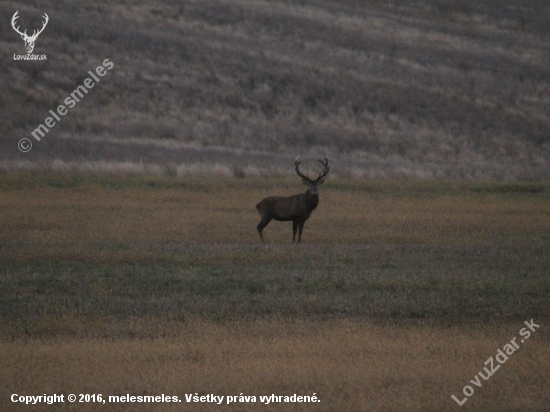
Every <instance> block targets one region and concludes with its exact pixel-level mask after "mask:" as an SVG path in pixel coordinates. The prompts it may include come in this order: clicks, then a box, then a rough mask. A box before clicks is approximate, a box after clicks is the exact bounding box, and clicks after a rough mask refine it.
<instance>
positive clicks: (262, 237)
mask: <svg viewBox="0 0 550 412" xmlns="http://www.w3.org/2000/svg"><path fill="white" fill-rule="evenodd" d="M269 222H271V219H262V221H261V222H260V223H259V224H258V226H257V229H258V233H259V234H260V239H261V241H262V242H263V241H264V235H263V234H262V230H264V227H266V226H267V225H268V224H269Z"/></svg>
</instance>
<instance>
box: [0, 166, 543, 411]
mask: <svg viewBox="0 0 550 412" xmlns="http://www.w3.org/2000/svg"><path fill="white" fill-rule="evenodd" d="M302 188H303V186H302V185H301V183H300V182H299V180H298V179H296V178H293V179H289V178H278V179H260V178H242V179H237V178H227V179H222V178H218V179H215V178H211V179H181V178H168V177H159V178H152V177H142V176H135V177H132V176H127V177H109V176H103V177H97V176H96V177H94V176H85V175H74V176H70V175H51V174H46V175H42V176H37V175H24V174H17V175H6V174H4V175H0V242H1V243H0V259H1V260H0V342H1V343H0V345H1V350H0V364H2V365H3V367H2V368H1V369H0V380H1V381H2V382H5V383H4V384H3V385H2V387H1V388H0V398H1V399H2V401H3V402H4V401H5V400H6V399H9V396H10V394H12V393H18V394H42V393H65V394H67V393H102V394H103V395H104V396H108V395H125V394H126V393H129V394H135V395H160V394H162V393H164V394H166V395H176V396H178V397H179V399H182V403H180V404H168V403H164V404H156V405H151V404H109V405H108V406H106V405H103V404H100V405H97V404H96V405H92V404H80V405H79V404H74V405H72V409H71V407H70V406H68V407H67V410H83V409H82V408H83V407H85V409H86V410H138V411H139V410H144V411H145V410H182V409H184V410H187V409H189V410H221V409H228V410H255V409H262V410H263V409H266V410H316V411H318V410H320V411H344V410H345V411H353V410H357V411H359V410H373V411H386V410H392V411H398V410H403V411H405V410H407V411H441V410H456V409H457V408H458V405H457V404H456V402H455V401H454V400H452V399H451V395H453V394H454V395H455V396H457V398H458V399H462V398H464V395H463V394H462V389H463V387H464V386H465V385H468V384H469V385H472V384H471V383H469V382H470V380H472V379H475V376H476V374H477V373H478V372H479V371H482V370H483V367H484V366H486V365H484V362H485V361H486V360H487V359H488V358H489V357H490V356H495V355H496V354H497V350H498V349H499V348H503V347H504V345H505V344H507V343H508V342H509V341H510V340H511V339H512V338H514V337H518V342H519V338H520V336H519V331H520V329H521V328H524V327H525V324H524V321H526V320H531V319H534V322H535V323H536V324H538V325H541V326H540V328H539V329H537V331H536V332H534V333H533V334H532V335H531V337H530V339H529V340H525V343H521V344H520V345H521V346H520V349H519V350H518V352H517V353H514V354H513V356H510V359H509V360H508V361H507V362H506V364H503V365H501V368H500V369H499V370H498V372H495V375H494V376H493V377H491V378H490V379H489V380H488V381H486V382H485V381H483V380H482V381H481V383H482V386H481V387H480V388H478V387H476V386H474V388H475V394H473V395H472V396H471V397H470V398H469V399H468V401H467V403H466V404H465V405H464V406H463V408H467V410H484V411H487V410H490V411H520V410H521V411H543V410H547V407H548V404H549V402H550V397H549V395H548V392H547V390H546V389H547V388H548V384H549V375H548V370H549V367H550V354H549V352H548V350H547V348H548V344H549V342H550V333H549V332H548V326H547V325H548V320H549V319H550V316H549V315H550V279H549V277H548V274H549V273H550V255H549V253H548V250H549V249H548V245H549V241H550V207H549V206H550V203H549V200H550V185H548V184H546V183H502V182H501V183H495V182H481V183H480V182H477V183H475V182H440V181H411V180H391V181H372V180H347V179H331V180H329V181H327V183H326V184H325V185H324V186H323V187H322V188H321V190H320V198H321V202H320V205H319V207H318V209H317V210H315V212H314V213H313V215H312V217H311V218H310V219H309V220H308V221H307V222H306V226H305V230H304V235H303V243H301V244H292V243H291V235H292V234H291V224H290V223H288V222H286V223H279V222H272V223H271V224H270V225H269V226H268V227H267V228H266V229H265V230H264V236H265V238H266V244H265V245H262V244H261V243H260V241H259V237H258V233H257V231H256V225H257V224H258V222H259V220H260V219H259V214H258V212H257V211H256V209H255V207H254V206H255V204H256V203H257V202H258V201H259V200H261V199H262V198H263V197H265V196H268V195H278V194H280V195H285V194H293V193H298V192H300V191H302ZM191 393H193V394H194V393H199V394H202V395H206V394H209V393H212V394H216V395H239V394H240V393H243V394H244V395H250V396H251V395H255V396H259V395H271V394H276V395H292V394H294V393H297V394H298V395H310V396H311V395H312V394H313V393H315V394H316V395H317V396H318V397H319V399H320V400H321V402H320V403H316V404H311V403H290V404H277V403H275V404H270V405H265V404H262V403H260V402H259V398H258V401H257V402H256V403H248V404H247V403H234V404H231V405H225V404H224V405H223V406H217V405H215V404H211V403H205V404H188V403H186V401H185V397H184V395H185V394H191ZM4 406H5V408H4ZM58 406H59V405H58ZM2 410H26V407H25V406H23V405H20V404H15V403H11V402H8V403H7V404H5V405H3V408H2ZM33 410H57V409H56V408H53V409H52V407H48V406H47V405H44V404H42V405H37V406H34V407H33Z"/></svg>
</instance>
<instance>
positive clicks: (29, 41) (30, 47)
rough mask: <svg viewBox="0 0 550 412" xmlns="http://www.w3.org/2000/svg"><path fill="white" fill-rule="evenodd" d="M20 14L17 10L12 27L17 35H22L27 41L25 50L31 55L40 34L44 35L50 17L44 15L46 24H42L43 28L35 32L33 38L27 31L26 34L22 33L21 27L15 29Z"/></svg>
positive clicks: (12, 20)
mask: <svg viewBox="0 0 550 412" xmlns="http://www.w3.org/2000/svg"><path fill="white" fill-rule="evenodd" d="M18 13H19V10H17V11H16V12H15V13H14V15H13V18H12V19H11V25H12V27H13V29H14V30H15V31H16V32H17V33H19V34H20V35H21V38H22V39H23V40H24V41H25V49H27V53H28V54H31V53H32V51H33V50H34V43H35V42H36V39H37V38H38V36H39V35H40V33H42V32H43V31H44V29H45V28H46V25H47V24H48V21H49V20H50V18H49V17H48V15H47V14H46V13H44V22H43V23H42V28H41V29H40V30H34V31H33V34H32V36H28V35H27V30H25V31H24V32H21V31H20V30H19V27H15V24H16V20H17V19H18V18H19V15H18Z"/></svg>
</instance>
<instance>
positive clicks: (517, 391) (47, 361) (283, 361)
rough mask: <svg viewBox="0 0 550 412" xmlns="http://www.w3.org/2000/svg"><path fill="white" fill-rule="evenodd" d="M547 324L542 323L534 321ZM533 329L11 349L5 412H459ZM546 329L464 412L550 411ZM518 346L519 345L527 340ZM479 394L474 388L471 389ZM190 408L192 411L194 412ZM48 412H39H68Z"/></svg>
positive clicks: (195, 328)
mask: <svg viewBox="0 0 550 412" xmlns="http://www.w3.org/2000/svg"><path fill="white" fill-rule="evenodd" d="M535 321H536V319H535ZM521 327H524V325H523V324H522V323H521V322H518V323H517V324H511V325H508V326H505V327H504V326H500V327H491V326H490V327H487V328H483V329H481V328H465V329H464V328H449V329H441V328H434V327H428V326H416V327H415V326H409V327H397V326H381V325H376V324H372V323H368V322H354V321H346V320H339V321H330V322H302V321H295V322H289V321H280V320H279V321H278V320H272V321H256V322H252V323H243V322H230V323H226V324H224V325H216V324H212V323H205V322H201V321H196V320H195V321H194V320H190V321H188V322H186V323H185V324H182V325H181V326H180V331H179V333H180V334H179V336H177V337H173V338H157V339H136V340H122V341H110V340H70V341H65V340H63V339H59V340H52V341H46V342H45V341H29V342H13V343H3V344H2V346H1V347H2V350H1V351H0V364H2V365H3V367H2V368H1V369H0V380H1V381H2V382H4V384H3V385H2V387H1V388H0V398H1V399H2V400H3V401H2V403H3V404H4V406H3V408H2V410H5V411H11V410H14V411H17V410H27V409H28V407H27V408H25V407H23V406H21V405H15V404H10V403H8V402H5V400H6V399H9V396H10V395H11V393H18V394H35V395H38V394H43V393H47V394H51V393H58V394H59V393H64V394H66V395H67V394H69V393H75V394H79V393H90V394H91V393H101V394H103V396H104V397H107V396H108V395H125V394H131V395H145V394H147V395H160V394H166V395H177V396H178V397H179V398H180V399H182V403H180V404H176V405H174V404H169V403H165V404H157V405H151V404H136V403H134V404H124V405H122V404H109V406H108V407H107V408H106V406H104V405H101V406H98V405H93V404H86V405H84V404H76V405H73V406H72V407H69V408H67V409H68V410H132V411H146V410H147V411H149V410H182V409H186V410H187V409H190V410H201V411H207V410H208V411H210V410H212V411H213V410H258V409H261V410H285V411H286V410H315V411H363V410H369V411H422V412H425V411H444V410H457V409H458V405H456V403H455V401H453V400H452V399H451V395H452V394H454V395H456V396H457V397H458V398H459V399H462V398H463V396H460V395H461V393H462V388H463V387H464V386H465V385H467V384H470V383H469V381H470V380H471V379H473V378H474V376H475V375H476V374H477V373H478V372H479V371H480V370H482V369H483V368H482V367H483V366H485V365H484V364H483V363H484V362H485V360H486V359H487V358H489V357H490V356H495V355H496V351H497V349H499V348H502V347H503V346H504V345H505V344H506V343H507V342H509V341H510V340H511V339H512V338H513V337H516V336H518V332H519V330H520V328H521ZM549 340H550V339H549V334H548V331H547V325H545V324H543V325H542V326H541V328H540V329H539V330H538V331H537V332H536V333H535V334H534V335H532V336H531V338H530V339H529V340H528V341H526V342H525V343H524V344H521V346H520V349H519V350H518V351H516V352H515V353H514V354H513V355H512V356H511V357H510V359H509V360H508V361H507V362H506V363H505V364H503V365H502V366H501V368H500V369H499V370H498V371H497V372H495V374H494V376H492V377H491V378H490V379H489V380H488V381H487V382H485V381H483V380H482V387H481V388H475V393H474V395H473V396H471V397H470V398H469V400H468V401H467V403H466V404H465V407H466V408H467V410H479V411H481V410H482V411H499V412H502V411H513V410H521V411H543V410H547V407H548V404H549V402H550V395H549V392H548V390H547V389H548V385H549V384H550V380H549V377H548V373H547V372H548V369H549V368H550V354H549V352H548V344H549V343H550V342H549ZM518 342H519V339H518ZM470 385H471V384H470ZM196 392H198V393H199V394H201V395H206V394H216V395H239V394H240V393H243V394H245V395H255V396H259V395H271V394H277V395H292V394H294V393H297V394H303V395H312V394H313V393H316V394H317V395H318V396H319V398H320V399H321V402H320V403H316V404H273V405H269V406H266V405H264V404H261V403H259V398H258V402H257V403H251V404H246V403H237V404H233V405H232V406H227V405H225V404H224V405H222V406H217V405H213V404H192V405H188V404H186V403H185V397H184V395H185V394H190V393H193V394H194V393H196ZM184 405H185V406H184ZM58 409H59V408H58V407H54V408H52V407H50V408H48V407H45V406H44V405H37V406H34V407H33V410H36V411H44V410H58Z"/></svg>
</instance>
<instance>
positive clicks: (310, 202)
mask: <svg viewBox="0 0 550 412" xmlns="http://www.w3.org/2000/svg"><path fill="white" fill-rule="evenodd" d="M306 203H307V207H308V209H309V210H313V209H315V208H316V207H317V205H318V204H319V194H318V193H312V192H311V189H308V190H307V192H306Z"/></svg>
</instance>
